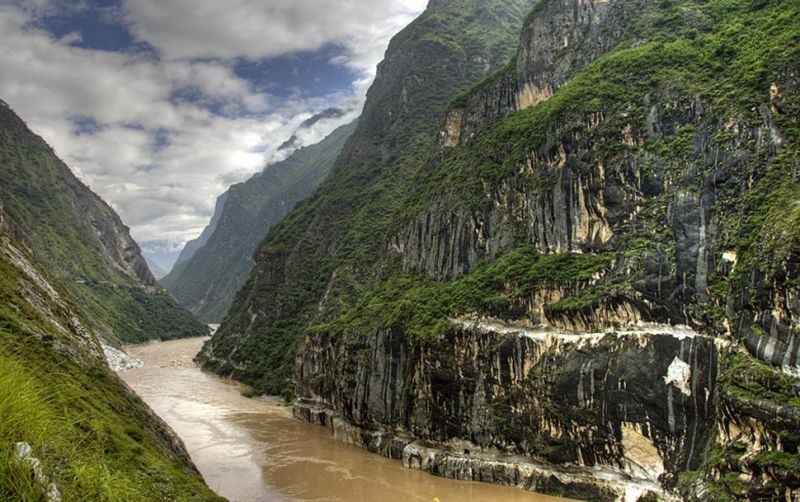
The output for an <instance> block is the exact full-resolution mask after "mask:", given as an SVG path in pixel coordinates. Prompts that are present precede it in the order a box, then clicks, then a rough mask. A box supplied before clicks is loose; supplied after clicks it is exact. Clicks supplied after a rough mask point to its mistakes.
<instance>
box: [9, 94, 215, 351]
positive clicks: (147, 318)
mask: <svg viewBox="0 0 800 502" xmlns="http://www.w3.org/2000/svg"><path fill="white" fill-rule="evenodd" d="M0 167H2V169H0V199H2V201H3V203H4V205H5V211H6V212H7V213H8V215H9V216H10V217H11V218H12V219H13V220H14V221H15V222H16V224H17V225H18V226H19V227H20V228H21V229H22V230H23V231H24V232H25V234H26V235H27V237H28V239H29V241H30V245H31V248H32V249H33V251H34V254H35V255H36V258H37V260H39V261H40V262H41V263H42V264H43V265H44V266H45V267H47V269H48V270H49V271H51V272H52V273H53V275H54V276H56V277H57V278H58V280H59V281H60V282H61V284H62V285H63V286H64V287H65V288H66V289H67V290H69V292H70V293H71V294H72V295H73V296H74V297H75V298H78V299H80V300H81V304H82V306H83V308H84V309H85V313H86V314H87V315H88V316H89V317H90V318H91V321H92V324H93V326H95V328H97V329H98V331H99V332H101V333H103V334H104V335H105V336H106V337H107V338H110V339H114V338H116V339H118V340H121V341H124V342H135V341H143V340H147V339H153V338H164V339H166V338H175V337H185V336H200V335H203V334H205V333H206V329H205V327H204V326H203V325H201V324H200V323H199V322H198V321H196V320H195V319H194V318H193V317H192V316H191V314H189V313H188V312H187V311H186V310H184V309H183V308H181V307H180V306H179V305H178V304H177V303H176V302H175V301H174V300H173V299H172V298H171V297H170V295H169V294H167V293H166V292H165V291H163V290H161V289H154V288H152V287H150V286H155V282H154V281H153V280H152V278H151V277H150V273H149V271H146V270H144V271H140V277H142V279H140V278H139V277H132V276H131V275H129V274H127V273H125V272H123V271H122V270H121V269H120V268H119V265H118V264H117V263H115V262H114V259H113V258H109V251H108V249H106V248H104V245H103V242H102V241H101V239H100V238H99V237H98V234H99V233H100V232H101V231H103V232H104V231H108V230H109V229H112V230H113V229H116V230H119V231H124V232H126V233H127V229H125V228H124V227H122V224H121V222H119V219H118V217H117V216H116V215H115V214H114V213H113V211H112V210H111V208H109V207H108V206H107V205H106V204H105V203H104V202H103V201H102V200H100V199H99V197H97V196H96V195H95V194H93V193H92V192H91V191H90V190H89V189H88V188H87V187H86V186H85V185H83V184H82V183H81V182H80V181H79V180H78V179H77V178H75V176H74V175H73V174H72V173H71V172H70V171H69V168H68V167H67V166H66V165H64V163H63V162H61V161H60V160H59V159H58V158H57V157H56V156H55V154H54V153H53V151H52V149H51V148H50V147H49V146H48V145H47V144H46V143H45V142H44V141H43V140H42V139H41V138H40V137H38V136H36V135H35V134H33V133H32V132H31V131H30V130H29V129H28V128H27V126H26V125H25V124H24V123H23V122H22V121H21V120H20V119H19V117H17V116H16V115H14V113H13V112H12V111H11V110H10V109H9V108H7V107H6V106H5V105H2V106H0ZM95 219H96V220H99V221H95ZM123 253H125V254H128V255H131V256H133V260H134V261H135V260H136V257H138V258H139V259H141V257H140V256H138V254H139V250H138V248H135V244H132V246H131V247H130V248H128V249H125V250H124V251H123ZM142 281H152V284H145V286H148V287H149V288H148V289H145V288H144V287H143V282H142Z"/></svg>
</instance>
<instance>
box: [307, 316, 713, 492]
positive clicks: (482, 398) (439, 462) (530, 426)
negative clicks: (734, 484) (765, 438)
mask: <svg viewBox="0 0 800 502" xmlns="http://www.w3.org/2000/svg"><path fill="white" fill-rule="evenodd" d="M718 357H719V350H718V348H717V346H716V345H715V340H714V339H713V338H711V337H703V336H699V335H697V334H696V333H693V332H691V330H688V329H682V330H675V329H672V328H669V327H660V328H657V327H653V328H650V329H635V330H629V331H622V332H619V333H596V334H593V335H576V334H573V333H559V332H554V331H546V330H532V329H526V328H522V327H518V326H517V327H514V326H509V325H505V324H502V323H486V324H481V323H478V322H475V321H471V320H470V321H455V322H454V325H453V327H452V328H451V329H449V330H446V331H445V332H444V333H443V334H442V336H441V338H439V339H437V340H436V342H435V343H432V344H428V345H422V346H419V345H416V344H414V343H413V341H411V340H409V339H408V337H407V336H405V335H404V333H403V331H402V330H386V331H383V330H381V331H377V332H375V333H374V334H373V335H371V336H369V337H365V338H363V339H361V340H360V341H359V343H358V344H346V345H343V344H340V343H338V342H336V341H333V340H331V339H329V338H328V336H327V335H325V334H320V335H312V336H310V337H309V338H308V339H307V340H306V342H305V343H304V345H303V350H302V351H301V352H300V353H299V355H298V368H299V374H298V395H300V396H303V399H300V400H298V402H297V403H296V404H295V414H296V415H297V416H299V417H301V418H304V419H307V420H311V421H313V422H317V423H321V424H323V425H328V426H330V427H332V428H333V430H334V434H335V435H337V436H339V437H341V438H342V439H344V440H346V441H349V442H352V443H354V444H357V445H359V446H364V447H366V448H368V449H370V450H372V451H374V452H376V453H381V454H383V455H386V456H389V457H392V458H399V459H402V460H403V462H404V463H405V464H406V465H407V466H411V467H416V468H421V469H423V470H428V471H430V472H433V473H436V474H440V475H444V476H447V477H452V478H457V479H469V480H476V481H491V482H495V483H501V484H509V485H513V486H519V487H521V488H525V489H530V490H537V491H546V492H551V493H561V494H565V495H568V496H572V497H577V498H583V499H588V500H614V499H617V498H624V497H626V494H627V496H628V498H627V499H628V500H630V499H631V496H632V495H637V497H634V498H632V499H633V500H636V498H638V495H642V494H644V492H645V491H647V490H652V491H654V492H659V491H660V487H659V485H658V479H661V481H662V483H664V484H666V485H668V486H674V485H675V484H676V483H677V479H678V475H679V473H680V472H682V471H686V470H692V469H696V468H698V466H699V465H700V464H701V462H702V456H703V452H704V445H705V444H706V443H707V442H708V441H709V438H710V437H711V435H712V432H713V431H714V429H715V416H716V415H715V403H714V396H715V395H716V391H717V360H718ZM327 374H333V375H339V376H344V377H343V378H342V377H340V378H334V379H328V378H325V377H324V376H323V375H327ZM351 424H354V425H355V426H353V425H351ZM434 445H437V446H438V447H434ZM426 448H427V450H426V452H425V453H420V450H421V449H423V450H425V449H426ZM498 466H499V467H498ZM569 466H571V467H569ZM598 472H605V473H606V475H605V476H603V480H602V481H599V480H597V479H596V478H597V474H598Z"/></svg>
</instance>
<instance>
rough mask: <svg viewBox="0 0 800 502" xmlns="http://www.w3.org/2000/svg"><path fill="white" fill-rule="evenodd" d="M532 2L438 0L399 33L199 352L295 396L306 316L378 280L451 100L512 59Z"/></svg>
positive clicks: (326, 313)
mask: <svg viewBox="0 0 800 502" xmlns="http://www.w3.org/2000/svg"><path fill="white" fill-rule="evenodd" d="M533 3H534V2H533V0H513V1H498V0H492V1H486V0H482V1H478V0H465V1H459V2H455V1H450V0H434V1H432V2H431V3H430V5H429V6H428V9H427V10H426V11H425V12H424V13H423V14H422V15H421V16H420V17H419V18H417V19H416V20H415V21H414V22H413V23H412V24H411V25H410V26H408V27H407V28H406V29H404V30H403V31H402V32H401V33H399V34H398V35H397V36H396V37H395V38H394V39H393V40H392V42H391V43H390V46H389V49H388V50H387V54H386V59H385V60H384V61H383V62H382V63H381V64H380V65H379V68H378V75H377V77H376V80H375V83H374V84H373V85H372V87H371V88H370V90H369V92H368V95H367V103H366V105H365V108H364V112H363V114H362V116H361V118H360V119H359V125H358V127H357V129H356V131H355V132H354V134H353V136H352V138H351V139H350V140H349V141H348V143H347V145H346V147H345V148H344V150H343V151H342V154H341V155H340V156H339V158H338V159H337V161H336V164H335V166H334V167H333V169H332V171H331V174H330V175H329V176H328V178H327V179H326V180H325V182H324V183H323V184H322V185H321V186H320V188H319V189H318V190H317V191H316V192H315V193H314V195H312V196H311V197H310V198H309V199H307V200H306V201H304V202H303V203H301V204H299V205H298V206H297V207H296V208H295V210H294V211H292V212H291V213H290V214H289V215H288V216H287V217H286V218H285V219H284V220H283V221H282V222H281V223H280V224H278V225H276V226H275V227H273V228H272V229H271V230H270V232H269V233H268V234H267V237H266V238H265V240H264V241H263V242H262V244H261V246H260V248H259V250H258V254H257V264H256V266H255V267H254V269H253V272H252V273H251V275H250V278H249V279H248V282H247V283H246V284H245V285H244V287H243V288H242V289H241V290H240V292H239V293H238V294H237V296H236V299H235V300H234V302H233V304H232V306H231V308H230V310H229V311H228V314H227V316H226V318H225V320H224V321H223V323H222V326H221V327H220V330H219V331H218V333H217V334H216V336H215V337H214V338H213V339H212V341H211V342H210V343H209V344H207V346H206V348H205V350H204V353H203V354H202V356H201V359H203V361H204V366H205V367H206V368H211V369H214V370H215V371H218V372H220V373H223V374H227V375H232V376H234V377H236V378H239V379H243V380H245V381H247V382H249V383H252V384H255V385H256V386H257V387H258V388H259V390H261V391H265V392H270V393H274V394H284V395H286V396H290V395H291V392H292V390H291V389H292V385H291V383H290V377H291V374H292V367H293V361H294V353H295V351H296V348H297V345H298V343H299V341H300V339H301V336H302V330H303V327H304V326H305V325H307V323H309V322H310V321H311V320H312V319H316V320H319V321H325V320H330V319H332V318H334V317H335V316H336V315H337V314H338V313H340V312H341V311H342V310H343V309H344V308H346V307H347V306H349V305H351V304H352V303H353V302H354V301H355V300H356V299H357V298H358V296H359V293H360V292H361V291H362V290H364V289H365V288H369V287H371V285H372V283H373V282H374V280H375V279H376V276H375V266H376V265H377V263H378V262H379V261H380V259H381V257H382V256H383V255H384V252H385V239H386V237H388V229H389V227H390V226H391V224H392V221H393V219H394V216H395V214H396V213H397V211H398V210H399V209H400V208H401V207H402V202H403V199H404V196H405V194H406V193H407V191H408V188H409V186H408V182H409V180H410V179H411V177H412V175H413V173H414V172H415V171H416V170H417V169H418V168H420V167H421V166H423V165H424V163H425V162H426V160H427V159H428V157H429V154H430V152H431V149H432V148H433V147H434V145H435V143H436V140H437V132H438V126H439V124H440V122H441V120H442V118H443V116H444V111H445V109H446V106H447V102H448V101H450V100H451V99H452V98H453V97H454V96H455V95H457V94H458V93H459V92H462V91H463V90H465V89H467V88H468V87H469V86H470V85H471V84H473V83H475V82H478V81H479V80H481V79H482V78H484V77H486V76H487V75H488V74H489V73H491V72H492V71H493V70H494V69H496V68H498V67H499V66H501V65H503V64H505V62H506V61H508V59H509V57H510V56H511V54H512V53H513V51H514V40H515V38H516V36H517V33H518V30H519V27H520V24H521V22H522V19H523V18H524V16H525V14H526V13H527V10H528V9H529V8H530V7H531V5H533ZM323 297H324V301H322V302H320V300H321V299H322V298H323ZM237 368H245V369H244V370H239V369H237Z"/></svg>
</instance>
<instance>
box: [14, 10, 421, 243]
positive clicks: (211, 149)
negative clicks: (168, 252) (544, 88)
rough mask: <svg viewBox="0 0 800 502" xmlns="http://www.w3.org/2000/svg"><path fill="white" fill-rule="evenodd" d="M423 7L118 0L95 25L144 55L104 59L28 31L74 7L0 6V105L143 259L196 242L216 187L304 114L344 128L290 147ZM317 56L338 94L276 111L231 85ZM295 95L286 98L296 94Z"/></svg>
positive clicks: (245, 88)
mask: <svg viewBox="0 0 800 502" xmlns="http://www.w3.org/2000/svg"><path fill="white" fill-rule="evenodd" d="M424 4H425V0H343V1H330V0H305V1H303V0H272V1H263V0H258V1H256V0H230V1H226V2H219V1H218V0H123V1H122V3H121V4H120V5H119V6H116V7H111V8H106V10H105V11H104V13H103V15H105V16H109V17H110V18H113V19H114V20H116V21H118V22H122V23H124V24H125V25H126V26H127V27H128V29H129V30H130V32H131V33H132V34H133V36H134V37H135V38H136V39H137V40H138V41H140V42H144V43H146V44H148V45H149V46H150V47H152V48H153V50H144V51H142V50H126V51H118V52H114V51H104V50H93V49H87V48H83V47H81V46H80V44H81V42H82V40H83V38H84V37H83V34H81V33H80V32H79V31H75V32H71V33H68V34H66V35H64V36H62V37H61V38H60V39H59V38H56V37H54V36H53V35H52V34H51V33H49V32H47V31H45V30H44V29H42V28H40V27H38V24H37V20H38V19H40V17H41V16H43V15H48V16H53V15H58V13H59V12H64V11H65V10H67V9H69V10H71V11H73V12H74V11H75V10H80V9H90V8H93V7H91V4H89V3H86V2H81V1H77V2H66V1H63V0H25V1H21V0H0V47H2V50H0V68H2V71H0V99H3V100H5V101H7V102H8V103H9V104H10V105H11V107H12V108H14V110H15V111H16V112H17V113H18V114H19V115H20V116H22V118H23V119H25V120H26V121H27V122H28V124H29V125H30V126H31V128H32V129H33V130H34V132H36V133H37V134H39V135H41V136H42V137H43V138H44V139H45V140H46V141H47V142H48V143H50V144H51V145H52V146H53V148H54V149H55V150H56V152H57V153H58V154H59V156H61V157H62V158H63V159H64V160H65V161H66V162H67V164H68V165H70V167H71V168H72V169H73V170H74V171H75V172H76V173H77V174H78V175H79V176H80V177H81V178H82V179H83V180H84V181H85V182H87V183H88V184H89V185H90V186H91V188H92V189H93V190H94V191H95V192H97V193H99V194H100V195H101V196H102V197H103V198H104V199H106V200H107V201H108V202H110V203H111V204H112V205H113V206H114V208H115V209H116V210H117V211H118V212H119V213H120V215H121V216H122V218H123V220H124V221H125V223H126V224H127V225H129V226H130V227H131V230H132V234H133V236H134V237H135V238H136V239H137V240H138V241H139V242H140V243H142V244H143V247H145V248H147V246H148V242H152V243H153V246H156V243H158V244H157V245H158V246H161V247H164V245H165V244H164V243H173V244H174V245H175V246H179V245H181V244H182V243H183V242H185V241H186V240H188V239H190V238H193V237H195V236H196V235H198V234H199V233H200V232H201V230H202V229H203V227H204V226H205V224H206V223H207V222H208V219H209V218H210V216H211V213H212V211H213V205H214V202H215V199H216V197H217V195H219V194H220V193H222V192H223V191H224V190H225V189H227V187H228V185H230V184H232V183H235V182H238V181H241V180H243V179H245V178H247V177H249V176H251V175H252V174H253V173H255V172H258V171H259V170H260V169H262V168H263V166H264V164H265V162H266V161H267V160H270V159H273V158H280V157H275V150H276V148H277V147H278V146H279V145H280V144H281V143H283V142H284V141H285V140H286V139H287V138H288V137H289V136H290V135H291V134H292V132H293V131H294V130H295V129H296V128H297V127H298V126H299V124H300V123H301V122H302V121H304V120H306V119H308V118H309V117H310V116H311V114H312V112H313V111H317V110H321V109H323V108H325V107H328V106H331V105H335V104H338V105H341V106H344V107H345V108H346V109H347V110H348V114H347V116H346V117H344V118H340V119H338V120H328V121H321V122H320V123H319V124H318V125H316V126H315V127H314V128H311V129H309V130H307V131H304V132H303V133H302V134H300V135H299V139H300V144H310V143H311V142H315V141H318V140H319V139H321V138H322V137H323V136H324V135H325V134H327V133H328V132H330V131H331V130H332V129H333V128H334V127H336V126H337V125H339V124H341V123H342V122H343V121H344V120H349V119H352V118H353V117H354V116H355V115H356V114H357V111H358V110H359V109H360V106H361V103H362V101H363V91H364V89H365V82H369V81H371V79H372V78H373V75H374V68H375V65H376V64H377V63H378V61H379V60H380V59H381V57H382V55H383V52H384V51H385V49H386V46H387V44H388V41H389V39H390V38H391V36H392V35H393V34H394V33H396V32H397V31H398V30H400V29H401V28H402V27H403V26H404V25H405V24H407V23H408V22H410V21H411V19H413V17H414V16H415V15H417V14H418V13H419V12H420V11H421V10H422V9H423V8H424ZM327 44H335V45H337V46H339V47H342V48H343V55H342V56H341V57H340V58H339V60H337V61H336V63H337V64H341V65H346V66H347V67H349V68H351V69H354V70H357V73H358V75H359V76H358V78H357V80H356V81H355V82H353V91H352V94H350V95H330V96H324V97H319V98H313V99H308V98H301V97H294V98H282V99H277V98H276V97H274V96H272V95H270V94H267V93H265V92H264V91H263V90H260V89H258V88H256V87H255V86H254V85H253V83H252V82H250V81H248V80H245V79H243V78H241V77H239V76H237V75H236V73H235V72H234V69H233V68H234V67H235V63H236V62H237V61H242V60H247V61H260V60H262V59H264V58H270V57H275V56H281V55H285V54H290V53H294V52H297V51H314V50H316V49H319V48H320V47H323V46H325V45H327ZM298 96H299V95H298Z"/></svg>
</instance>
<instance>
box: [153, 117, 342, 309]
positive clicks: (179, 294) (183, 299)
mask: <svg viewBox="0 0 800 502" xmlns="http://www.w3.org/2000/svg"><path fill="white" fill-rule="evenodd" d="M355 124H356V123H355V122H354V123H352V124H349V125H346V126H342V127H339V128H338V129H336V130H335V131H333V132H332V133H331V134H330V135H329V136H328V137H327V138H325V139H323V140H322V141H321V142H319V143H317V144H316V145H312V146H308V147H305V148H301V149H299V150H297V151H295V152H294V153H293V154H292V155H291V156H289V157H288V158H287V159H286V160H284V161H282V162H278V163H276V164H274V165H272V166H269V167H268V168H266V169H265V170H264V171H263V172H262V173H260V174H259V175H257V176H254V177H253V178H251V179H250V180H248V181H246V182H244V183H239V184H237V185H234V186H232V187H231V188H230V189H229V190H228V191H227V192H226V194H225V195H224V199H222V197H221V200H223V204H224V205H223V206H222V209H221V211H219V209H218V211H219V218H218V219H216V220H215V219H213V218H212V222H211V224H210V225H209V227H211V226H213V232H211V233H210V235H209V236H208V238H206V239H205V243H204V244H202V245H201V247H200V248H199V249H197V250H196V251H195V252H194V253H193V254H192V255H191V258H190V259H189V260H188V261H186V262H185V263H181V264H180V265H176V267H175V269H174V270H173V272H172V273H170V274H169V275H168V276H167V277H165V278H164V279H162V280H161V283H162V284H163V285H165V286H166V287H167V288H169V290H170V291H171V292H172V293H173V294H174V295H175V298H176V299H177V300H178V302H180V303H181V305H184V306H185V307H186V308H188V309H189V310H191V311H192V312H194V313H195V314H196V315H197V316H198V317H199V318H200V319H201V320H203V321H206V322H219V321H221V320H222V317H223V316H224V315H225V312H226V311H227V310H228V306H229V305H230V303H231V301H232V300H233V296H234V295H235V294H236V292H237V291H238V290H239V288H241V286H242V284H244V282H245V280H247V275H248V274H249V273H250V270H251V269H252V268H253V253H254V252H255V250H256V247H257V246H258V243H259V242H261V239H263V237H264V235H266V233H267V231H268V230H269V229H270V228H271V227H272V226H273V225H275V224H276V223H277V222H278V221H280V220H281V219H282V218H283V217H284V216H285V215H286V214H287V213H288V212H289V211H291V209H292V208H293V207H294V206H295V205H296V204H297V203H298V202H300V201H302V200H303V199H305V198H307V197H308V196H309V195H310V194H311V193H313V191H314V189H316V187H317V186H319V184H320V183H322V180H324V179H325V177H326V176H327V174H328V172H329V171H330V169H331V167H332V166H333V163H334V161H335V160H336V157H338V155H339V152H341V150H342V147H343V146H344V144H345V141H347V138H349V137H350V135H351V134H352V133H353V130H354V129H355ZM218 205H219V201H218ZM203 234H204V235H205V234H206V232H203ZM201 238H202V236H201ZM187 248H188V244H187Z"/></svg>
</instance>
